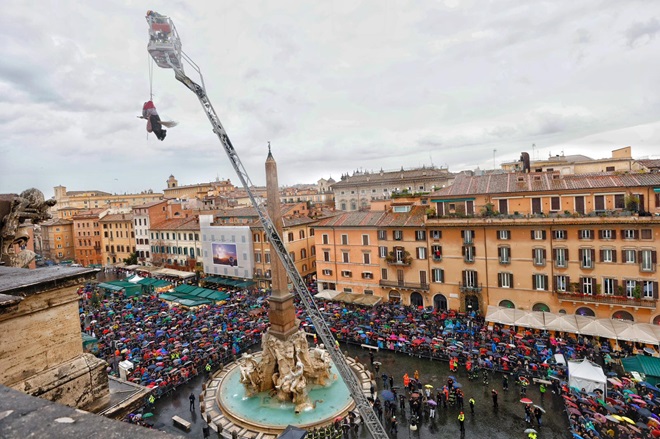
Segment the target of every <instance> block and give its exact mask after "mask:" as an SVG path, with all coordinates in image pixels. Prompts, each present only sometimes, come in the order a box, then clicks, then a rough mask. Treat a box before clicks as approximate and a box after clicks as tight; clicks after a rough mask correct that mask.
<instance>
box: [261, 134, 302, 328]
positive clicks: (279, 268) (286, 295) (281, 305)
mask: <svg viewBox="0 0 660 439" xmlns="http://www.w3.org/2000/svg"><path fill="white" fill-rule="evenodd" d="M266 200H267V206H268V216H270V219H271V221H272V222H273V224H274V225H275V228H276V229H277V233H278V234H279V235H280V237H281V238H282V239H284V237H283V235H282V231H283V228H284V227H283V223H282V209H281V208H280V189H279V184H278V181H277V163H276V162H275V159H274V158H273V154H272V153H271V152H270V142H268V158H267V159H266ZM270 268H271V282H272V292H271V294H270V300H269V302H270V309H269V311H268V318H269V320H270V330H269V331H270V334H271V335H272V336H274V337H277V338H279V339H280V340H286V339H287V338H288V337H289V336H290V335H291V334H293V333H294V332H296V331H297V330H298V322H297V320H296V309H295V307H294V303H293V295H292V294H291V293H290V292H289V287H288V282H287V274H286V270H285V269H284V266H283V265H282V261H280V258H279V257H278V255H277V252H276V250H275V248H273V245H272V244H271V245H270Z"/></svg>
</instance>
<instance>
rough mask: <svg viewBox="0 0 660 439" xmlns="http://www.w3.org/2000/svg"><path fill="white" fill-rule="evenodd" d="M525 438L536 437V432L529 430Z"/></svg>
mask: <svg viewBox="0 0 660 439" xmlns="http://www.w3.org/2000/svg"><path fill="white" fill-rule="evenodd" d="M527 438H528V439H536V433H534V432H533V431H530V432H529V433H528V434H527Z"/></svg>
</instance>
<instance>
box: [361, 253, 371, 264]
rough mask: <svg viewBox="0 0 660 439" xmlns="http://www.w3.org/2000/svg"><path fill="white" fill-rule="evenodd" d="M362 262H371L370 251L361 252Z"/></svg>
mask: <svg viewBox="0 0 660 439" xmlns="http://www.w3.org/2000/svg"><path fill="white" fill-rule="evenodd" d="M362 262H363V263H364V265H369V264H371V254H370V253H362Z"/></svg>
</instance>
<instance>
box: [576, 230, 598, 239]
mask: <svg viewBox="0 0 660 439" xmlns="http://www.w3.org/2000/svg"><path fill="white" fill-rule="evenodd" d="M578 237H579V238H580V239H594V231H593V230H591V229H580V230H578Z"/></svg>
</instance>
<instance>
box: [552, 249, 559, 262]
mask: <svg viewBox="0 0 660 439" xmlns="http://www.w3.org/2000/svg"><path fill="white" fill-rule="evenodd" d="M558 254H559V252H558V251H557V249H556V248H553V249H552V260H553V261H556V260H557V259H558V258H557V255H558Z"/></svg>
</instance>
